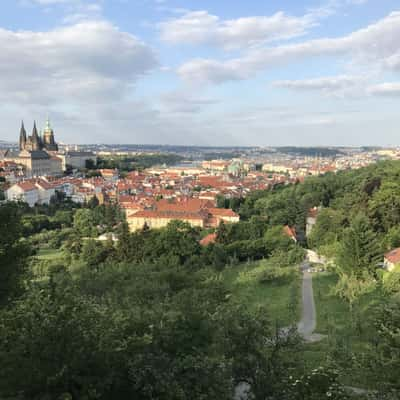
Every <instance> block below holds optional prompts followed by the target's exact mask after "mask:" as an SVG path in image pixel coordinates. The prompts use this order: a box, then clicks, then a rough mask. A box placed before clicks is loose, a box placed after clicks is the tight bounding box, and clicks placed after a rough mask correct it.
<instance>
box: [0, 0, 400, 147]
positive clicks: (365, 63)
mask: <svg viewBox="0 0 400 400" xmlns="http://www.w3.org/2000/svg"><path fill="white" fill-rule="evenodd" d="M46 115H50V118H51V120H52V123H53V126H54V128H55V130H56V135H57V139H58V140H60V141H63V142H69V143H94V142H101V143H143V144H146V143H162V144H185V145H188V144H189V145H190V144H192V145H196V144H198V145H374V144H379V145H400V4H399V0H321V1H316V0H309V1H308V0H280V1H260V0H246V1H242V0H218V1H216V0H197V1H194V0H90V1H86V0H1V12H0V120H1V121H2V122H1V125H0V139H3V140H16V138H17V137H18V132H19V124H20V120H21V119H22V118H23V119H24V120H25V123H26V126H27V127H29V129H30V128H31V126H32V123H33V120H34V119H36V120H38V123H39V125H40V126H43V124H44V120H45V118H46Z"/></svg>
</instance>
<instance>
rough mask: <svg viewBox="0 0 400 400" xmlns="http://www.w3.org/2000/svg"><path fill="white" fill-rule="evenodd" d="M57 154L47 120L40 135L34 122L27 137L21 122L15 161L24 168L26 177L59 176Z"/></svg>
mask: <svg viewBox="0 0 400 400" xmlns="http://www.w3.org/2000/svg"><path fill="white" fill-rule="evenodd" d="M57 152H58V145H57V143H56V141H55V139H54V131H53V129H52V128H51V126H50V121H49V119H47V121H46V127H45V129H44V131H43V134H42V135H39V133H38V131H37V128H36V122H34V124H33V130H32V135H31V136H27V134H26V130H25V126H24V123H23V122H22V125H21V130H20V134H19V154H18V157H17V159H15V161H16V162H17V163H19V164H22V165H23V166H24V167H25V173H26V175H27V176H28V177H38V176H51V175H53V176H55V175H61V174H62V172H63V170H62V160H61V158H60V157H58V154H57Z"/></svg>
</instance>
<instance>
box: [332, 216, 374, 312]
mask: <svg viewBox="0 0 400 400" xmlns="http://www.w3.org/2000/svg"><path fill="white" fill-rule="evenodd" d="M381 254H382V251H381V246H380V243H379V242H378V239H377V235H376V234H375V233H374V232H373V231H372V229H371V228H370V224H369V221H368V218H367V217H366V216H365V215H363V214H358V215H357V216H356V218H355V219H354V221H353V222H352V224H351V225H350V227H349V228H347V229H345V231H344V234H343V239H342V241H341V245H340V247H339V253H338V255H337V259H336V265H337V272H338V274H339V282H338V285H337V287H336V289H337V292H338V293H339V294H341V295H342V296H343V297H344V298H345V299H346V300H347V301H348V302H349V303H350V306H351V305H352V304H353V302H354V301H355V300H356V299H357V298H358V297H359V296H360V295H361V294H362V293H364V292H365V291H367V290H369V289H370V288H371V284H372V279H373V278H374V277H375V275H376V271H377V267H378V262H379V260H380V258H381Z"/></svg>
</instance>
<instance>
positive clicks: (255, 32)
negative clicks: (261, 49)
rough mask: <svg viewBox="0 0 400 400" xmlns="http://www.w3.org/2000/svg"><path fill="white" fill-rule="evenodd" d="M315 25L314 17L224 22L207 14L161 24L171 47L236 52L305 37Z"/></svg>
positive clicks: (163, 36)
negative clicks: (181, 45) (201, 46)
mask: <svg viewBox="0 0 400 400" xmlns="http://www.w3.org/2000/svg"><path fill="white" fill-rule="evenodd" d="M313 24H314V21H313V18H312V17H311V15H306V16H303V17H293V16H289V15H286V14H285V13H284V12H277V13H276V14H273V15H271V16H254V17H243V18H238V19H232V20H221V19H220V18H219V17H217V16H215V15H212V14H209V13H208V12H207V11H194V12H187V13H185V14H184V15H183V16H181V17H180V18H176V19H171V20H169V21H166V22H162V23H161V24H160V31H161V39H162V40H164V41H166V42H169V43H189V44H209V45H214V46H219V47H223V48H225V49H236V48H243V47H248V46H253V45H257V44H260V43H266V42H273V41H277V40H287V39H291V38H294V37H298V36H301V35H303V34H304V33H305V32H306V31H307V30H308V29H309V28H310V27H311V26H312V25H313Z"/></svg>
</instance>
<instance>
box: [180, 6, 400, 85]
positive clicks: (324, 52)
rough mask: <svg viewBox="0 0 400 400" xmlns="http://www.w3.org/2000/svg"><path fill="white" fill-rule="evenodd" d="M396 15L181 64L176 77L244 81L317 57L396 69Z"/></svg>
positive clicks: (399, 31)
mask: <svg viewBox="0 0 400 400" xmlns="http://www.w3.org/2000/svg"><path fill="white" fill-rule="evenodd" d="M398 37H400V12H393V13H391V14H389V15H388V16H387V17H386V18H383V19H382V20H380V21H378V22H376V23H374V24H372V25H369V26H367V27H366V28H364V29H360V30H358V31H356V32H353V33H351V34H349V35H347V36H343V37H339V38H332V39H331V38H325V39H316V40H309V41H304V42H301V43H296V44H290V45H279V46H275V47H267V48H258V49H252V50H250V51H248V52H247V53H246V54H245V55H244V56H241V57H238V58H234V59H230V60H224V61H218V60H210V59H196V60H191V61H189V62H187V63H185V64H183V65H182V66H181V67H180V68H179V69H178V73H179V75H180V76H181V77H182V78H183V79H184V80H187V81H201V82H207V81H208V82H213V83H220V82H223V81H229V80H236V79H247V78H250V77H253V76H254V75H255V74H256V73H258V72H260V71H263V70H266V69H268V68H272V67H276V66H278V65H283V64H287V63H289V62H296V61H297V60H301V59H304V58H313V57H319V56H338V55H340V56H344V57H347V59H348V60H352V61H353V62H357V63H362V64H367V65H368V64H370V65H376V64H379V65H382V66H388V65H390V64H392V67H393V68H397V67H398V66H399V65H400V63H399V62H398V61H399V58H395V59H394V58H393V57H398V55H399V54H400V42H399V41H398V40H397V38H398Z"/></svg>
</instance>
